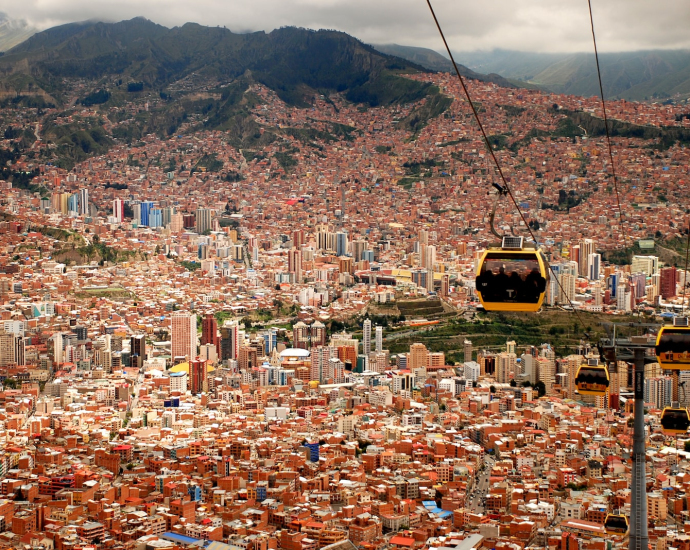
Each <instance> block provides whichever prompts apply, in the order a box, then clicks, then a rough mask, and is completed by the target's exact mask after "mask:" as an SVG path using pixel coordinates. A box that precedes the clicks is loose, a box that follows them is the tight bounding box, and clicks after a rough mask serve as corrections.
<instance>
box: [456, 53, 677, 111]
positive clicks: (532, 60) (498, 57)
mask: <svg viewBox="0 0 690 550" xmlns="http://www.w3.org/2000/svg"><path fill="white" fill-rule="evenodd" d="M454 56H456V59H457V60H458V61H459V62H460V63H463V64H465V65H467V66H468V67H469V68H470V69H472V70H475V71H481V72H495V73H498V74H500V75H501V76H503V77H505V78H508V79H515V80H520V81H523V82H526V83H529V84H533V85H536V86H539V87H540V88H543V89H547V90H550V91H553V92H556V93H565V94H573V95H582V96H593V95H598V94H599V84H598V80H597V72H596V64H595V60H594V54H590V53H578V54H539V53H529V52H518V51H511V50H493V51H490V52H481V51H478V52H458V53H454ZM599 61H600V63H601V71H602V82H603V86H604V94H605V95H606V97H608V98H624V99H630V100H651V99H665V98H669V97H673V96H676V94H677V96H679V97H681V98H687V97H690V50H650V51H638V52H622V53H603V54H600V55H599Z"/></svg>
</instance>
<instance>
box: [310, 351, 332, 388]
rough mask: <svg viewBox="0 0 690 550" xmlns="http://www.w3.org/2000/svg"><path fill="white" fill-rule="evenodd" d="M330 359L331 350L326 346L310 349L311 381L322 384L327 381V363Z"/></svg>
mask: <svg viewBox="0 0 690 550" xmlns="http://www.w3.org/2000/svg"><path fill="white" fill-rule="evenodd" d="M330 359H331V348H329V347H327V346H316V347H315V348H311V372H310V379H311V380H315V381H317V382H319V383H323V382H325V381H326V380H327V379H328V376H327V375H328V362H329V361H330Z"/></svg>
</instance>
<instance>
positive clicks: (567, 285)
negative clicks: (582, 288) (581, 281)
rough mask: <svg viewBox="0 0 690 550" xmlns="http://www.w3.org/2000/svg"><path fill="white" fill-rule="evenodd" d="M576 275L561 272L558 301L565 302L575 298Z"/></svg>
mask: <svg viewBox="0 0 690 550" xmlns="http://www.w3.org/2000/svg"><path fill="white" fill-rule="evenodd" d="M576 280H577V275H573V274H571V273H563V274H562V275H561V276H560V281H561V284H560V286H559V287H558V303H559V304H567V303H568V302H569V301H572V300H574V299H575V282H576Z"/></svg>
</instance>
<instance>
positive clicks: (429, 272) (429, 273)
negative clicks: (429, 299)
mask: <svg viewBox="0 0 690 550" xmlns="http://www.w3.org/2000/svg"><path fill="white" fill-rule="evenodd" d="M426 289H427V290H428V291H429V292H433V291H434V270H433V269H431V268H430V267H427V269H426Z"/></svg>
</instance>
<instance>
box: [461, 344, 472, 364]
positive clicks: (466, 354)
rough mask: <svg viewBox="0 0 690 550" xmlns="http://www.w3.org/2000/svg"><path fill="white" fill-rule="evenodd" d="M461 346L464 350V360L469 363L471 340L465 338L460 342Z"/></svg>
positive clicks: (470, 359) (470, 358)
mask: <svg viewBox="0 0 690 550" xmlns="http://www.w3.org/2000/svg"><path fill="white" fill-rule="evenodd" d="M462 347H463V352H464V357H463V359H464V362H465V363H469V362H470V361H472V341H471V340H465V341H464V342H463V344H462Z"/></svg>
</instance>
